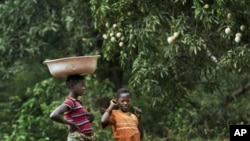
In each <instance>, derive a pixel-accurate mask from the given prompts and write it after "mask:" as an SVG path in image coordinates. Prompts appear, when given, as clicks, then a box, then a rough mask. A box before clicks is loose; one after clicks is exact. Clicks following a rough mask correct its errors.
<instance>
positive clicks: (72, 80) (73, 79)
mask: <svg viewBox="0 0 250 141" xmlns="http://www.w3.org/2000/svg"><path fill="white" fill-rule="evenodd" d="M82 80H84V77H83V76H81V75H79V74H76V75H69V76H67V79H66V85H67V87H68V88H69V89H70V88H72V87H73V86H74V85H75V84H77V83H78V82H79V81H82Z"/></svg>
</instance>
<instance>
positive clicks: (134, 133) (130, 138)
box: [109, 110, 140, 141]
mask: <svg viewBox="0 0 250 141" xmlns="http://www.w3.org/2000/svg"><path fill="white" fill-rule="evenodd" d="M109 124H110V125H112V131H113V135H114V138H115V139H116V141H140V132H139V130H138V119H137V117H136V116H135V115H134V114H132V113H130V112H127V113H125V112H122V111H121V110H112V112H111V115H110V117H109Z"/></svg>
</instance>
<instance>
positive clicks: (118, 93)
mask: <svg viewBox="0 0 250 141" xmlns="http://www.w3.org/2000/svg"><path fill="white" fill-rule="evenodd" d="M122 93H128V94H129V95H130V97H132V94H131V92H130V91H129V90H128V89H126V88H120V89H118V90H117V93H116V98H117V99H119V97H120V94H122Z"/></svg>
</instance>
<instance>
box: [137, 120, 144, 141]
mask: <svg viewBox="0 0 250 141" xmlns="http://www.w3.org/2000/svg"><path fill="white" fill-rule="evenodd" d="M137 118H138V129H139V132H140V138H141V140H142V139H143V136H144V133H143V126H142V123H141V116H139V117H137Z"/></svg>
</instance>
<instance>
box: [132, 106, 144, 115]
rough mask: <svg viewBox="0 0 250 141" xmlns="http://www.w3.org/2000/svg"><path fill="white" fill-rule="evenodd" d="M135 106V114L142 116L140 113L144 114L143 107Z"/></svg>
mask: <svg viewBox="0 0 250 141" xmlns="http://www.w3.org/2000/svg"><path fill="white" fill-rule="evenodd" d="M133 108H134V110H135V114H136V115H137V116H140V115H141V114H142V109H140V108H138V107H133Z"/></svg>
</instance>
